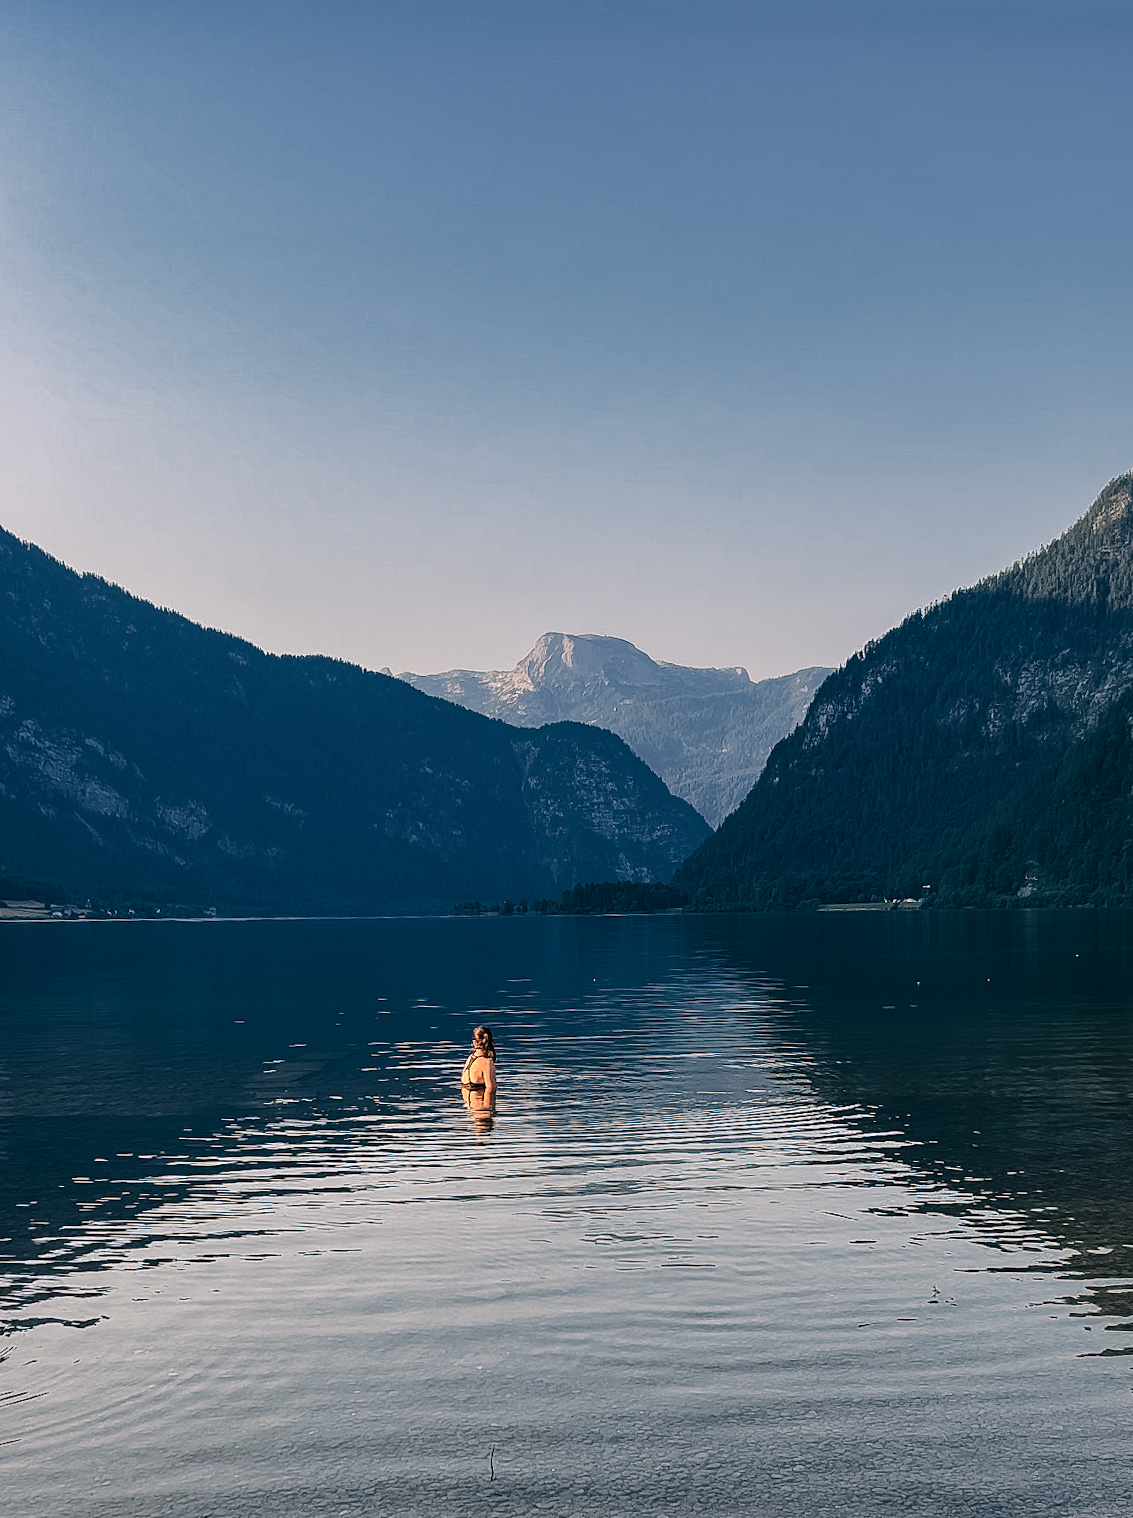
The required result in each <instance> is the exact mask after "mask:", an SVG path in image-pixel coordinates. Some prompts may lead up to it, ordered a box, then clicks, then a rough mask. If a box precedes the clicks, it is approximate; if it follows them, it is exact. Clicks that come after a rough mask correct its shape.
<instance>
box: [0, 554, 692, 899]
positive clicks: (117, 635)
mask: <svg viewBox="0 0 1133 1518" xmlns="http://www.w3.org/2000/svg"><path fill="white" fill-rule="evenodd" d="M707 833H708V829H707V827H706V826H705V824H704V822H703V820H702V819H701V818H700V817H698V816H697V814H696V813H695V812H694V811H693V809H692V808H691V807H690V806H689V805H688V804H687V803H686V802H684V801H680V800H678V799H677V798H675V797H674V796H672V795H670V793H669V792H668V791H667V790H666V788H665V786H664V784H663V783H662V781H660V780H659V779H658V778H657V776H656V775H654V774H653V773H652V772H651V771H650V770H649V769H648V768H647V767H646V766H645V765H644V764H643V763H642V762H641V761H640V760H639V759H638V758H637V757H636V756H635V755H634V754H633V753H631V751H630V750H629V749H628V748H627V747H626V745H625V744H624V743H622V742H621V740H620V739H618V738H616V737H615V736H613V735H612V734H610V733H605V732H600V731H598V730H597V729H594V728H591V727H586V726H583V725H581V724H578V723H556V724H553V725H550V726H543V727H539V728H536V729H534V730H532V731H530V732H524V733H522V734H520V733H517V732H516V730H515V729H514V728H513V727H509V726H507V725H506V724H504V723H502V722H493V721H490V720H488V719H487V718H485V717H482V716H479V715H476V714H475V713H473V712H468V711H464V710H462V709H461V708H460V707H457V706H453V705H451V704H450V703H448V702H445V701H437V700H434V699H432V698H431V697H429V696H425V695H422V694H421V693H420V692H418V691H415V690H411V689H410V687H409V686H407V685H406V684H404V683H403V682H402V681H400V680H393V679H390V678H389V677H388V676H385V675H380V674H374V673H371V672H368V671H366V670H362V669H359V668H357V667H355V666H353V665H350V664H345V663H341V662H338V661H336V660H333V659H326V658H290V657H277V656H274V655H270V654H265V653H262V652H261V651H260V650H259V649H257V648H254V647H253V646H252V645H251V644H249V643H245V642H243V641H242V640H240V639H239V638H234V637H229V636H227V635H226V634H224V633H220V632H213V631H210V630H208V629H205V628H202V627H198V626H196V625H195V624H194V623H192V622H189V621H187V620H186V619H185V618H184V617H180V616H177V615H175V614H174V613H172V612H169V611H162V610H159V609H158V608H157V607H155V606H151V605H149V604H148V603H147V602H145V601H141V600H138V599H136V598H135V597H133V596H130V595H128V594H126V593H125V592H124V591H122V590H119V589H118V588H117V587H116V586H113V585H110V584H107V583H106V581H104V580H100V579H98V578H96V577H95V576H93V575H81V576H80V575H77V574H75V573H73V572H72V571H71V570H69V569H67V568H66V567H65V566H64V565H62V564H60V563H58V562H57V561H56V560H54V559H52V558H50V557H49V556H48V555H47V554H45V553H42V552H41V551H40V550H39V549H37V548H35V547H32V546H31V545H28V544H25V543H22V542H20V541H19V540H18V539H16V538H15V537H13V536H12V535H11V534H9V533H6V532H3V531H2V530H0V875H3V877H4V878H5V883H4V885H3V889H5V890H7V891H9V892H14V891H18V890H19V886H16V885H14V884H13V882H16V881H19V882H21V883H26V882H27V881H28V880H31V881H48V882H54V883H55V885H56V887H57V889H59V890H60V891H63V892H66V893H68V894H69V895H70V896H71V897H72V899H75V898H77V899H80V900H81V899H84V898H85V897H87V896H90V897H94V898H96V899H102V900H110V899H116V900H121V899H124V898H129V897H134V898H138V899H141V898H146V899H150V900H157V901H171V902H196V903H207V904H210V905H211V904H215V905H217V906H218V907H219V908H221V909H222V910H230V911H234V910H251V911H268V912H310V913H330V912H374V911H405V910H415V911H435V910H450V909H451V907H452V904H453V902H454V900H456V899H458V898H461V897H483V898H484V899H488V900H493V899H498V898H501V897H505V896H512V897H516V898H519V897H523V896H529V897H530V896H535V897H537V896H542V895H551V894H558V893H559V892H561V891H562V890H563V889H564V888H565V887H569V886H573V885H574V884H576V883H578V882H579V881H585V880H593V879H599V880H602V879H610V878H611V877H615V876H616V877H619V878H625V879H632V880H649V879H657V878H667V877H668V876H669V875H671V874H672V872H673V870H674V868H675V867H676V866H677V865H678V864H679V863H680V861H681V860H682V859H683V858H684V857H685V855H686V854H688V853H689V852H690V850H691V849H692V848H694V847H695V846H696V845H697V844H699V843H700V842H701V841H702V840H703V839H704V837H705V836H706V835H707Z"/></svg>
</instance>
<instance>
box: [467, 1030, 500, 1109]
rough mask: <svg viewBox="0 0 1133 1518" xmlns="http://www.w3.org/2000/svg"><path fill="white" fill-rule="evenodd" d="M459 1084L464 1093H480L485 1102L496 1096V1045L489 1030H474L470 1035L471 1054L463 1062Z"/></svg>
mask: <svg viewBox="0 0 1133 1518" xmlns="http://www.w3.org/2000/svg"><path fill="white" fill-rule="evenodd" d="M460 1084H461V1087H462V1089H463V1090H465V1091H477V1092H479V1091H482V1092H483V1093H484V1100H485V1102H488V1103H490V1102H491V1100H492V1098H493V1097H494V1096H495V1094H496V1045H495V1043H494V1041H493V1039H492V1030H491V1028H476V1029H475V1030H474V1031H473V1034H472V1053H471V1054H470V1055H469V1056H468V1058H467V1059H466V1060H465V1061H464V1069H463V1070H462V1071H461V1072H460Z"/></svg>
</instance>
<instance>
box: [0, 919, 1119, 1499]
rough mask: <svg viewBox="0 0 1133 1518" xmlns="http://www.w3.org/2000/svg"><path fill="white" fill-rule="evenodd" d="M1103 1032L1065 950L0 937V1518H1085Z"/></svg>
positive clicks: (779, 927)
mask: <svg viewBox="0 0 1133 1518" xmlns="http://www.w3.org/2000/svg"><path fill="white" fill-rule="evenodd" d="M1131 1009H1133V919H1131V918H1130V917H1128V916H1125V915H1121V914H1106V913H1094V912H1077V913H1065V914H1059V913H1037V912H1030V913H1023V912H1020V913H1014V914H1001V915H991V914H988V915H984V914H977V913H964V914H956V915H950V914H930V913H925V914H912V913H909V914H904V913H892V914H844V915H843V914H822V915H818V916H797V917H784V918H749V919H740V918H735V919H725V918H721V919H687V918H682V917H656V918H646V919H632V918H622V919H565V918H558V919H522V918H519V919H510V920H508V919H502V920H501V919H488V920H481V921H462V920H456V921H400V922H396V921H386V922H360V923H325V922H308V923H278V922H277V923H224V922H218V923H197V924H190V923H166V924H160V923H135V924H120V923H89V924H87V923H76V924H27V925H22V924H7V925H3V926H0V1157H2V1159H3V1170H2V1175H0V1238H3V1242H2V1243H0V1331H2V1337H0V1355H4V1356H5V1358H4V1359H3V1361H2V1363H0V1492H2V1493H3V1496H4V1501H5V1505H6V1506H5V1510H6V1511H11V1512H12V1513H13V1514H17V1515H19V1518H40V1515H44V1518H46V1515H51V1518H79V1515H82V1518H109V1515H119V1514H121V1515H131V1518H152V1515H155V1514H159V1513H160V1514H163V1515H164V1514H170V1515H178V1518H180V1515H185V1518H205V1515H217V1518H219V1515H224V1518H244V1515H251V1514H264V1515H267V1514H270V1515H272V1518H291V1515H301V1514H304V1515H305V1514H323V1513H327V1514H343V1515H347V1514H349V1515H355V1514H359V1515H360V1514H410V1513H413V1514H416V1513H421V1514H437V1515H444V1514H448V1513H454V1514H455V1513H465V1512H467V1511H468V1510H469V1509H470V1508H472V1509H474V1510H476V1511H487V1512H491V1513H498V1514H500V1515H527V1514H533V1513H540V1514H558V1513H563V1514H566V1513H574V1512H578V1513H582V1512H587V1513H603V1514H604V1513H610V1514H627V1515H636V1514H645V1513H650V1514H658V1513H673V1512H678V1511H685V1510H688V1511H692V1512H701V1511H702V1512H706V1513H720V1514H733V1513H735V1514H763V1513H766V1514H769V1515H770V1514H775V1515H795V1514H799V1515H803V1514H805V1515H812V1514H826V1513H831V1514H833V1513H838V1514H849V1515H856V1514H861V1515H866V1514H887V1513H906V1512H907V1513H917V1514H941V1515H944V1514H947V1515H954V1514H965V1513H980V1514H1003V1513H1021V1514H1022V1513H1025V1514H1028V1515H1045V1514H1051V1515H1053V1514H1059V1515H1064V1514H1077V1513H1081V1514H1090V1515H1107V1514H1118V1513H1121V1514H1126V1513H1128V1511H1129V1498H1128V1492H1129V1489H1130V1476H1131V1472H1130V1461H1129V1455H1130V1433H1131V1427H1133V1395H1131V1389H1133V1358H1131V1355H1133V1183H1131V1182H1130V1178H1129V1177H1130V1171H1131V1168H1133V1167H1131V1163H1130V1161H1131V1147H1133V1146H1131V1144H1130V1139H1131V1135H1133V1122H1131V1114H1133V1106H1131V1096H1133V1010H1131ZM478 1021H488V1022H490V1023H491V1025H492V1026H493V1028H494V1029H495V1030H496V1034H497V1040H498V1044H499V1050H500V1072H501V1093H500V1100H499V1103H498V1113H497V1117H496V1121H495V1122H494V1124H492V1125H491V1126H490V1127H487V1126H484V1125H478V1124H476V1123H475V1122H473V1121H472V1120H471V1119H470V1117H469V1115H468V1113H467V1112H466V1111H465V1108H464V1105H463V1103H462V1101H461V1098H460V1095H459V1091H458V1090H457V1087H456V1079H457V1076H458V1072H459V1067H460V1062H461V1059H462V1057H463V1053H464V1049H465V1046H466V1044H467V1041H468V1037H469V1034H470V1031H471V1028H472V1026H473V1025H474V1024H475V1023H476V1022H478Z"/></svg>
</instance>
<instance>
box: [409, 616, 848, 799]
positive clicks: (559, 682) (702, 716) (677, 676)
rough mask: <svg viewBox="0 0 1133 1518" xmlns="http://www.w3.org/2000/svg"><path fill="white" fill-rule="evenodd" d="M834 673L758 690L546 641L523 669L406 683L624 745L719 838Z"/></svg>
mask: <svg viewBox="0 0 1133 1518" xmlns="http://www.w3.org/2000/svg"><path fill="white" fill-rule="evenodd" d="M829 673H830V671H829V670H828V669H801V670H798V671H797V672H796V673H795V674H793V675H782V676H780V677H779V678H778V679H774V680H759V681H752V680H751V679H750V678H749V677H748V673H747V670H745V669H740V668H735V669H688V668H686V667H685V666H684V665H681V664H662V663H658V662H657V661H656V660H654V659H651V658H650V657H649V655H648V654H644V653H642V651H641V650H640V649H639V648H635V647H634V645H633V644H632V643H627V642H626V641H625V640H624V639H622V638H600V637H595V636H594V635H593V634H590V633H586V634H582V633H544V635H543V636H542V637H541V638H540V639H539V641H538V643H536V645H535V647H534V648H533V649H532V650H531V652H530V653H529V654H528V655H527V657H526V658H525V659H521V660H520V662H519V663H518V664H517V665H516V666H515V668H514V669H506V670H488V671H486V672H481V671H478V670H470V669H451V670H449V671H448V672H447V673H445V674H443V675H413V674H404V675H399V676H398V678H399V679H401V680H405V681H407V682H408V683H409V684H410V685H412V686H415V687H416V688H417V690H421V691H426V692H428V694H429V695H431V696H443V697H444V698H445V700H446V701H455V702H457V703H458V704H459V705H460V706H467V707H469V708H470V709H471V710H472V711H476V712H483V713H484V714H485V715H486V716H489V717H501V718H502V719H503V720H504V721H505V722H512V723H514V724H515V725H516V726H517V727H538V726H540V725H541V724H542V723H544V722H561V721H571V722H586V723H589V724H591V725H592V726H594V727H604V728H606V729H607V730H608V731H609V732H612V733H617V734H618V736H619V737H620V738H624V739H625V741H626V742H627V743H628V744H629V746H630V748H632V749H633V751H634V753H635V754H637V756H638V757H639V758H641V759H644V760H645V763H646V764H647V765H648V766H649V767H650V769H652V770H654V771H656V773H657V774H658V775H660V776H661V778H662V779H663V780H664V781H665V783H666V785H668V787H669V789H670V790H671V791H672V792H673V794H674V795H677V796H683V797H684V799H685V800H686V801H688V802H691V804H692V805H693V806H694V807H695V808H696V810H697V811H698V812H699V813H700V815H701V816H702V817H704V818H706V819H707V820H708V822H709V823H710V824H711V825H712V826H713V827H717V826H718V825H719V824H720V823H721V822H722V821H723V820H724V818H725V817H726V816H727V815H728V813H729V812H730V811H732V810H733V808H735V807H737V806H738V805H739V804H740V802H741V801H742V800H743V798H744V797H745V796H746V795H747V793H748V791H749V790H750V789H751V787H752V785H753V784H754V782H755V778H756V776H757V775H758V774H759V772H760V770H761V769H762V768H763V765H764V763H765V761H766V759H767V756H768V754H769V753H770V752H771V750H772V749H773V748H774V747H775V744H776V743H778V741H779V739H780V738H782V737H783V736H784V734H786V733H789V732H790V731H791V729H792V728H793V727H794V726H795V725H796V723H797V722H799V720H800V719H801V717H802V715H803V713H804V712H805V711H806V709H807V707H808V706H809V704H810V700H811V697H812V696H813V695H814V693H815V691H816V690H817V689H818V687H819V685H821V683H822V681H823V679H824V678H825V677H826V676H827V675H828V674H829Z"/></svg>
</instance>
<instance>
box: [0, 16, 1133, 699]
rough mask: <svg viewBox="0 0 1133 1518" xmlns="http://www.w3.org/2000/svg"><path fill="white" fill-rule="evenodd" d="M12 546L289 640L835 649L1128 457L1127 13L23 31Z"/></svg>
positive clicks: (11, 253) (490, 664) (1013, 544)
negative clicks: (616, 640) (595, 637)
mask: <svg viewBox="0 0 1133 1518" xmlns="http://www.w3.org/2000/svg"><path fill="white" fill-rule="evenodd" d="M0 34H2V36H3V39H4V44H3V48H2V49H0V303H2V308H3V310H2V314H3V321H2V323H0V326H2V336H0V428H2V437H0V524H2V525H3V526H5V527H7V528H8V529H9V530H10V531H13V532H15V533H17V534H18V535H19V536H21V537H23V538H27V539H30V540H32V541H33V542H35V543H38V544H39V545H40V546H41V547H43V548H45V549H47V550H48V551H49V552H51V553H53V554H55V555H56V556H57V557H59V558H61V559H63V560H64V561H65V562H66V563H68V564H70V565H71V566H72V567H74V568H76V569H81V570H89V571H93V572H95V573H98V574H100V575H103V576H105V577H106V578H107V579H110V580H113V581H115V582H116V583H118V584H121V585H123V586H125V587H126V588H127V589H129V590H131V591H133V592H134V593H136V594H138V595H141V596H144V597H146V598H147V599H149V600H153V601H156V602H158V603H159V604H161V605H164V606H171V607H174V608H176V609H177V610H179V611H181V612H183V613H185V614H186V615H187V616H190V617H192V618H193V619H194V620H197V621H201V622H205V623H207V624H209V625H211V626H217V627H223V628H224V629H226V630H228V631H231V632H235V633H238V634H240V635H242V636H244V637H247V638H249V639H251V640H252V641H253V642H256V643H258V644H259V645H261V646H262V647H266V648H269V649H272V650H275V651H278V652H293V653H309V652H320V653H329V654H333V655H335V656H338V657H342V658H346V659H350V660H353V661H355V662H358V663H361V664H364V665H366V666H368V667H370V668H381V667H383V666H389V667H392V668H393V669H394V670H414V671H419V672H432V671H437V670H442V669H448V668H452V667H464V668H473V669H483V668H507V667H510V666H511V665H513V664H514V663H515V662H516V661H517V660H518V659H519V658H520V657H521V656H522V655H523V654H524V653H526V651H527V650H528V648H529V647H530V646H531V644H532V643H533V642H534V641H535V639H536V638H537V637H538V636H539V634H541V633H543V632H545V631H550V630H554V631H562V632H593V633H607V634H612V635H615V636H618V637H624V638H628V639H630V640H631V641H632V642H634V643H636V644H637V645H638V646H639V647H641V648H644V649H645V650H646V651H647V652H649V653H651V654H652V655H653V656H654V657H655V658H659V659H666V660H671V661H674V662H678V663H685V664H696V665H736V664H742V665H745V666H746V667H747V668H748V669H749V670H750V671H751V673H752V675H753V676H754V677H756V678H758V677H762V676H767V675H774V674H780V673H783V672H785V671H788V670H792V669H796V668H800V667H803V666H806V665H813V664H839V663H841V662H842V661H843V660H844V659H845V658H847V657H848V656H849V655H850V654H851V653H853V652H854V651H855V650H856V649H857V648H859V647H861V646H862V645H863V644H864V643H865V642H866V641H867V640H868V639H870V638H874V637H877V636H880V635H881V634H882V633H883V632H885V631H886V629H887V628H889V627H890V626H892V625H893V624H894V623H896V622H898V621H900V619H901V618H902V617H903V616H905V615H906V614H907V613H908V612H909V611H911V610H913V609H914V608H916V607H917V606H920V605H924V604H926V603H928V602H930V601H932V600H935V599H937V598H939V597H941V596H944V595H947V594H948V593H949V592H950V591H952V590H953V589H954V588H956V587H957V586H959V585H962V584H966V583H971V582H972V581H974V580H976V579H978V578H980V577H981V576H983V575H985V574H988V573H991V572H993V571H995V570H996V569H998V568H1000V567H1002V566H1003V565H1004V564H1007V563H1010V562H1011V561H1013V560H1014V559H1016V558H1018V557H1019V556H1021V555H1022V554H1024V553H1026V552H1028V551H1029V550H1031V549H1033V548H1035V547H1037V546H1038V545H1039V544H1041V543H1043V542H1046V541H1049V539H1051V538H1052V537H1054V536H1056V535H1057V534H1058V533H1059V532H1061V531H1062V530H1063V529H1064V528H1065V527H1066V526H1068V525H1069V523H1070V522H1071V521H1073V520H1074V519H1075V518H1077V517H1078V516H1079V515H1081V513H1082V512H1083V511H1084V510H1085V509H1086V508H1087V507H1088V505H1089V504H1090V502H1091V500H1092V499H1093V498H1094V496H1095V495H1096V494H1097V493H1098V491H1099V490H1100V489H1101V488H1102V486H1103V485H1104V484H1105V483H1106V481H1107V480H1108V479H1110V478H1111V477H1112V476H1113V475H1115V474H1118V473H1120V472H1122V471H1124V470H1126V469H1128V468H1130V467H1133V365H1131V364H1130V361H1129V354H1130V352H1131V351H1133V130H1130V125H1129V111H1128V81H1129V78H1130V77H1131V75H1133V5H1130V4H1128V3H1127V0H1121V3H1118V4H1094V3H1091V0H1067V3H1050V4H1048V3H1045V0H1025V3H1022V4H1014V3H999V0H946V3H935V0H923V3H922V0H893V3H858V0H835V3H808V0H776V3H773V4H761V3H759V0H749V3H742V4H737V3H725V0H596V3H590V0H404V3H402V0H389V3H383V0H366V3H358V4H355V3H350V0H340V3H335V0H327V3H319V0H304V3H293V0H265V3H260V0H218V3H211V0H192V3H187V4H182V5H154V4H152V0H136V3H118V0H100V3H99V4H98V5H90V4H89V3H87V0H70V3H67V0H34V3H12V0H0Z"/></svg>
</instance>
